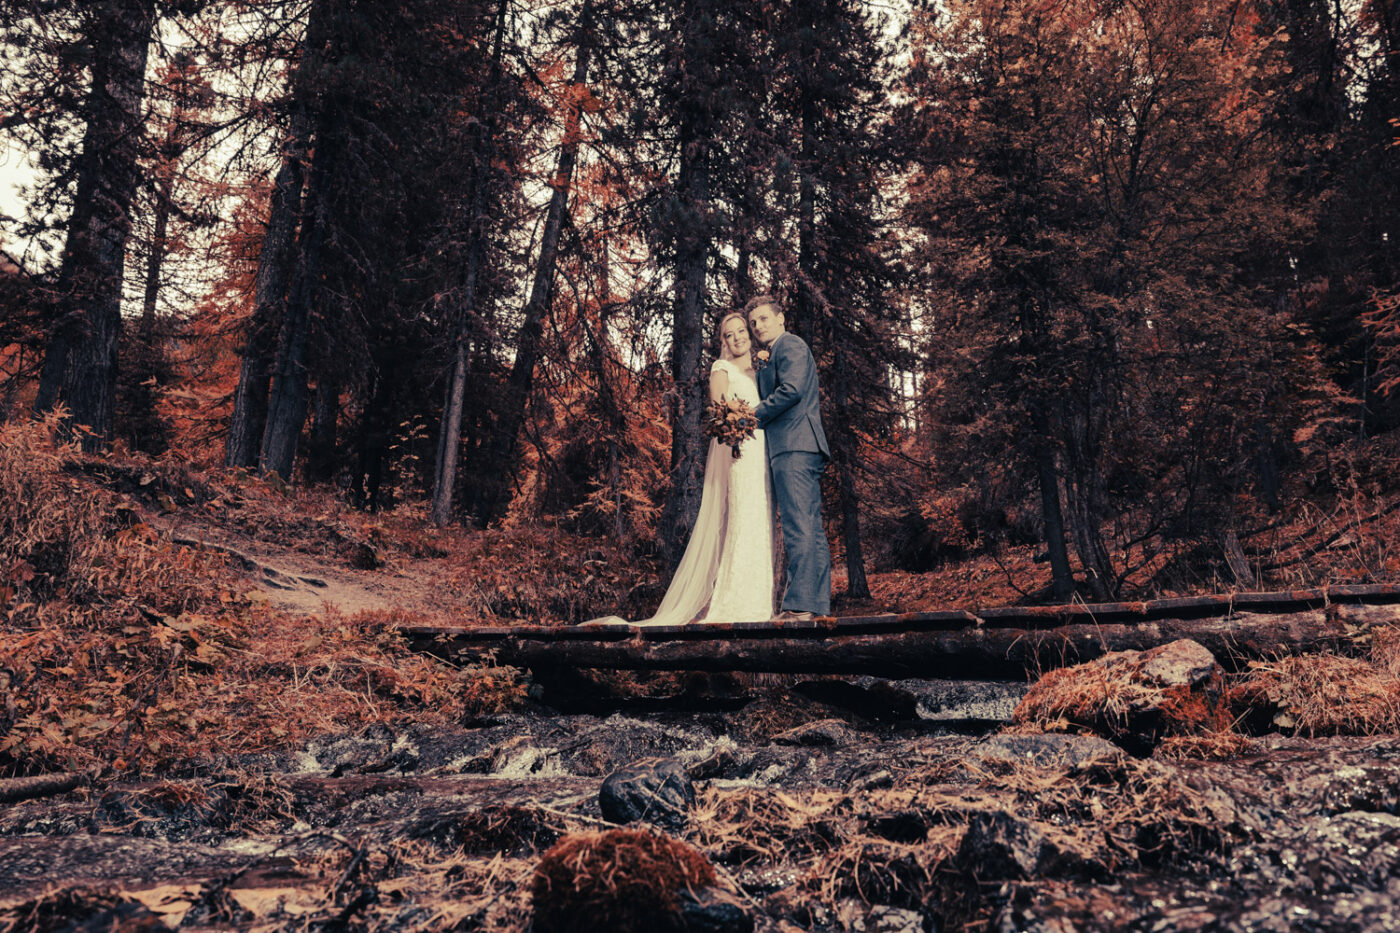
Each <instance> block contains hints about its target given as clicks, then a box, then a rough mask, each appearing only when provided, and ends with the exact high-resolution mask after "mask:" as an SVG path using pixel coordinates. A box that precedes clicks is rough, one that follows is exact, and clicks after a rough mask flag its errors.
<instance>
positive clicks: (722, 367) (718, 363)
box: [710, 357, 729, 376]
mask: <svg viewBox="0 0 1400 933" xmlns="http://www.w3.org/2000/svg"><path fill="white" fill-rule="evenodd" d="M710 372H712V373H724V374H725V375H726V376H728V375H729V363H728V361H726V360H725V359H724V358H723V357H720V358H719V359H717V360H715V361H714V362H713V363H711V364H710Z"/></svg>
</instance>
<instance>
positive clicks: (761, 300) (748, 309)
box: [744, 295, 783, 320]
mask: <svg viewBox="0 0 1400 933" xmlns="http://www.w3.org/2000/svg"><path fill="white" fill-rule="evenodd" d="M759 305H772V306H773V310H774V311H776V312H778V313H779V314H782V313H783V306H782V305H780V304H779V303H778V299H776V298H774V297H773V296H772V295H754V296H753V297H752V298H750V299H749V301H748V304H746V305H744V319H745V320H747V319H748V316H749V315H750V314H752V313H753V309H754V308H757V307H758V306H759Z"/></svg>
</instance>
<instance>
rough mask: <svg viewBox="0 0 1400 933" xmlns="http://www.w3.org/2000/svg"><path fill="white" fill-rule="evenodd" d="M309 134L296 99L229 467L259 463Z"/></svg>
mask: <svg viewBox="0 0 1400 933" xmlns="http://www.w3.org/2000/svg"><path fill="white" fill-rule="evenodd" d="M309 135H310V131H309V120H308V118H307V115H306V113H305V109H304V108H303V107H302V106H301V105H300V104H299V103H296V104H294V107H293V110H292V118H291V122H290V125H289V127H288V130H287V139H286V143H285V145H284V146H283V155H282V165H281V167H280V168H279V169H278V171H277V177H276V179H275V180H274V181H273V185H272V204H271V206H270V209H269V211H268V218H267V229H266V230H265V231H264V233H263V243H262V254H261V255H260V256H259V257H258V273H257V278H256V279H255V281H254V285H253V314H252V316H251V317H250V318H249V319H248V330H247V332H246V336H245V338H244V344H243V360H242V363H241V365H240V367H239V371H238V388H237V389H236V390H235V391H234V396H233V417H232V419H231V420H230V422H229V429H228V442H227V445H226V446H225V449H224V462H225V463H226V464H227V465H228V466H232V467H255V466H257V465H258V456H259V452H260V450H261V448H262V438H263V432H264V431H265V430H266V428H267V403H268V380H269V378H270V377H271V366H272V355H273V351H274V340H275V339H276V334H277V328H278V325H279V324H280V322H281V316H282V307H283V302H284V301H285V300H286V296H287V279H288V278H289V274H290V266H291V262H292V255H293V253H292V246H293V244H294V241H295V238H296V229H297V220H298V218H299V217H300V214H301V195H302V188H303V187H304V186H305V182H306V169H305V166H306V156H307V151H308V145H309V139H308V137H309Z"/></svg>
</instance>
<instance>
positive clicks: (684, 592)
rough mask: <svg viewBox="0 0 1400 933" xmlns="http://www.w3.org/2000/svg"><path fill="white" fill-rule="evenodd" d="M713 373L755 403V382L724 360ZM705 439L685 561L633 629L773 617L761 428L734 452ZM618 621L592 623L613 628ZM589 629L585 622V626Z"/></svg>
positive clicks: (768, 493)
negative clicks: (702, 482)
mask: <svg viewBox="0 0 1400 933" xmlns="http://www.w3.org/2000/svg"><path fill="white" fill-rule="evenodd" d="M711 370H712V371H719V370H723V371H724V372H725V374H726V375H728V377H729V391H728V393H727V394H728V395H729V397H730V398H739V399H742V400H743V401H745V402H748V403H749V404H750V405H755V406H756V405H757V404H758V401H759V399H758V384H757V383H756V382H754V377H753V376H752V375H750V374H749V372H748V371H746V370H744V369H741V368H740V367H739V366H737V365H736V364H734V363H732V362H730V361H729V360H724V359H720V360H715V363H714V366H712V367H711ZM739 454H740V456H739V457H737V458H736V457H735V456H734V454H733V451H731V449H730V448H729V445H727V444H721V443H719V442H718V441H715V440H711V441H710V451H709V456H708V457H707V458H706V460H705V486H704V491H703V492H702V493H701V496H700V514H699V515H698V516H697V517H696V519H695V528H694V529H693V530H692V531H691V533H690V543H689V544H687V545H686V548H685V556H683V557H682V558H681V562H680V564H679V565H677V567H676V573H675V576H673V577H672V578H671V585H670V586H669V587H667V588H666V595H665V597H663V598H662V600H661V606H660V608H658V609H657V610H656V615H654V616H652V617H651V618H649V619H643V620H641V621H639V622H634V623H632V624H633V625H684V624H686V623H688V622H761V621H764V620H766V619H771V618H772V617H773V606H774V592H773V588H774V587H773V584H774V573H773V563H774V560H773V508H772V502H773V490H772V483H771V481H770V479H769V476H768V452H767V450H766V449H765V447H764V441H763V430H762V429H761V428H760V429H759V430H758V431H756V432H755V434H754V436H753V437H751V438H749V439H748V440H746V441H744V442H743V444H741V445H740V447H739ZM625 621H626V620H624V619H621V618H618V617H617V616H608V617H606V618H602V619H593V620H591V622H592V623H610V622H611V623H618V622H625ZM585 624H589V623H585Z"/></svg>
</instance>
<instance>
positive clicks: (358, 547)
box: [350, 541, 384, 570]
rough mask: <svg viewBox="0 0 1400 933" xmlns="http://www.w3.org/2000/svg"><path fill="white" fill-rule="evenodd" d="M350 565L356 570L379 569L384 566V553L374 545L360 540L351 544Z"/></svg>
mask: <svg viewBox="0 0 1400 933" xmlns="http://www.w3.org/2000/svg"><path fill="white" fill-rule="evenodd" d="M350 566H351V567H354V568H355V569H356V570H378V569H379V568H380V567H383V566H384V555H383V554H382V553H380V551H379V548H377V547H375V546H374V545H372V544H370V543H368V542H365V541H359V542H356V543H355V544H354V545H352V546H351V549H350Z"/></svg>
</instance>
